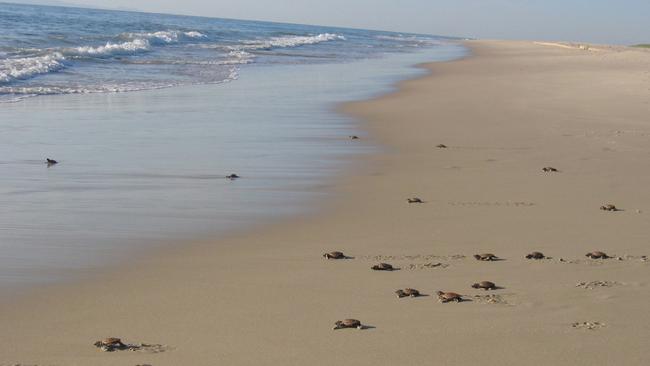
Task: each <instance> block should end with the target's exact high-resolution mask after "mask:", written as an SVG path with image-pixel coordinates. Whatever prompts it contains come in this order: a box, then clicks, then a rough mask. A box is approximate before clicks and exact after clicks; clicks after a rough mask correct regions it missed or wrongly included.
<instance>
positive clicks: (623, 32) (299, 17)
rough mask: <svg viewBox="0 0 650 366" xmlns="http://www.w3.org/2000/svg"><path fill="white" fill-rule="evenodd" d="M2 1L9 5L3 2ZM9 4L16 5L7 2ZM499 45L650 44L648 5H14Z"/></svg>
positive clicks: (165, 1) (546, 1) (486, 0)
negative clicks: (445, 37)
mask: <svg viewBox="0 0 650 366" xmlns="http://www.w3.org/2000/svg"><path fill="white" fill-rule="evenodd" d="M0 1H4V0H0ZM9 1H11V0H9ZM27 1H29V2H38V3H48V2H49V3H56V2H58V3H62V2H64V1H67V2H68V3H72V4H75V5H78V6H91V7H105V8H122V9H131V10H141V11H149V12H163V13H172V14H187V15H203V16H212V17H222V18H236V19H256V20H269V21H279V22H290V23H306V24H320V25H334V26H345V27H354V28H368V29H384V30H395V31H402V32H417V33H428V34H440V35H451V36H465V37H477V38H499V39H537V40H567V41H583V42H595V43H614V44H633V43H650V0H183V1H179V0H22V1H21V0H13V1H11V2H17V3H21V2H23V3H24V2H27Z"/></svg>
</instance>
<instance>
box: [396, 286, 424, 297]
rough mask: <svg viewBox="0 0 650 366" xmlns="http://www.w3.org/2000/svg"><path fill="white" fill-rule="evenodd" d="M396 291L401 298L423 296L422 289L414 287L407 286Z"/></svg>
mask: <svg viewBox="0 0 650 366" xmlns="http://www.w3.org/2000/svg"><path fill="white" fill-rule="evenodd" d="M395 293H396V294H397V297H399V298H400V299H401V298H402V297H418V296H421V294H420V291H418V290H416V289H414V288H405V289H403V290H402V289H400V290H397V291H395Z"/></svg>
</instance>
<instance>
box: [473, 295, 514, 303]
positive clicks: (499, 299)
mask: <svg viewBox="0 0 650 366" xmlns="http://www.w3.org/2000/svg"><path fill="white" fill-rule="evenodd" d="M513 297H514V295H513V294H485V295H474V296H472V300H474V301H475V302H477V303H479V304H488V305H508V306H514V305H515V304H513V303H512V301H511V300H509V299H512V298H513Z"/></svg>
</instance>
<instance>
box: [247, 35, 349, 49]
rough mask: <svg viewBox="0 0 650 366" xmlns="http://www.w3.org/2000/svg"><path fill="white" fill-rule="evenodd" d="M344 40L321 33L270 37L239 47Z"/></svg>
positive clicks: (342, 37)
mask: <svg viewBox="0 0 650 366" xmlns="http://www.w3.org/2000/svg"><path fill="white" fill-rule="evenodd" d="M337 40H342V41H344V40H345V37H344V36H342V35H340V34H333V33H321V34H319V35H316V36H283V37H272V38H270V39H266V40H255V41H244V42H243V43H244V45H242V46H240V47H241V48H242V49H253V50H261V49H271V48H275V47H281V48H287V47H298V46H303V45H310V44H317V43H322V42H329V41H337Z"/></svg>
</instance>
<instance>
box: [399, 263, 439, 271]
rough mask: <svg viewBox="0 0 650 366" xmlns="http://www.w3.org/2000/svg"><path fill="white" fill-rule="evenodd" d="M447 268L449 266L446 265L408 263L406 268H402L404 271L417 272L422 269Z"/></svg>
mask: <svg viewBox="0 0 650 366" xmlns="http://www.w3.org/2000/svg"><path fill="white" fill-rule="evenodd" d="M447 267H449V264H447V263H440V262H437V263H432V262H429V263H410V264H408V265H406V266H404V269H405V270H407V271H417V270H423V269H432V268H447Z"/></svg>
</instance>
